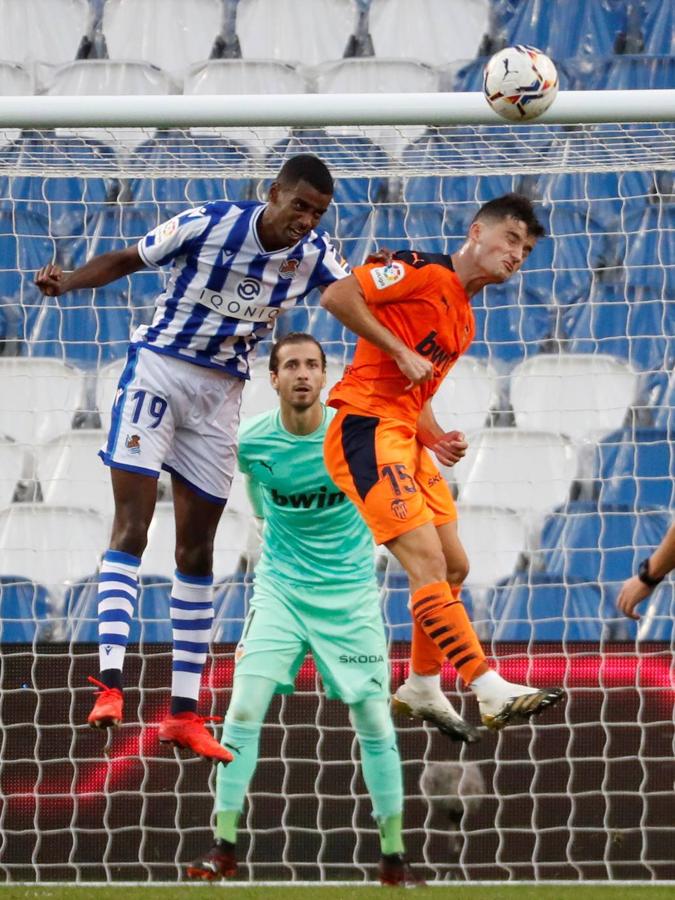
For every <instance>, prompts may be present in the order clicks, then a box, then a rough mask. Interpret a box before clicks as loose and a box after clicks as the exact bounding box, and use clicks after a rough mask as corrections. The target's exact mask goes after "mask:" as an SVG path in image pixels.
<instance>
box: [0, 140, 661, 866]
mask: <svg viewBox="0 0 675 900" xmlns="http://www.w3.org/2000/svg"><path fill="white" fill-rule="evenodd" d="M306 151H309V152H314V153H316V154H317V155H319V156H320V157H321V158H322V159H324V160H325V162H326V163H327V164H328V165H329V167H330V168H331V170H332V172H333V174H334V176H335V177H336V179H337V188H336V194H335V202H334V204H333V205H332V207H331V210H330V211H329V212H328V214H327V215H326V216H325V219H324V221H323V223H322V225H323V226H324V227H325V228H326V230H328V231H329V232H330V233H331V234H332V235H334V236H335V237H336V239H337V241H338V242H339V244H340V247H341V250H342V252H343V254H344V255H345V256H346V258H347V259H348V261H349V262H350V263H351V264H352V265H355V264H359V263H361V262H362V261H363V260H364V258H365V257H366V255H367V254H368V253H370V252H371V251H373V250H375V249H376V248H379V247H382V246H386V247H389V248H391V249H394V250H396V249H404V248H414V249H418V250H423V251H427V252H436V253H448V252H452V251H453V250H454V249H456V248H457V247H458V246H459V244H460V242H461V240H462V237H463V235H464V234H465V232H466V229H467V227H468V224H469V222H470V221H471V218H472V216H473V215H474V213H475V212H476V210H477V208H478V206H479V205H480V204H481V203H483V202H485V201H486V200H489V199H491V198H492V197H495V196H499V195H501V194H504V193H506V192H509V191H518V192H521V193H524V194H526V195H528V196H529V197H531V198H532V199H533V200H534V202H535V205H536V209H537V213H538V215H539V217H540V219H541V221H542V224H544V226H545V228H546V232H547V237H546V238H544V239H542V240H541V241H540V242H539V244H538V246H537V247H536V249H535V251H534V252H533V253H532V255H531V258H530V259H529V260H528V261H527V264H526V266H525V268H524V271H523V272H522V274H520V275H518V276H517V277H516V278H514V279H513V280H512V281H510V282H509V283H508V284H506V285H504V286H499V287H497V286H492V287H489V288H488V289H486V290H485V291H483V292H482V293H481V294H479V295H477V296H476V297H475V298H474V301H473V303H474V309H475V314H476V325H477V327H476V339H475V342H474V344H473V345H472V347H471V348H470V350H469V352H468V354H467V356H466V357H465V358H463V359H461V360H460V361H459V363H458V364H457V366H456V368H455V369H454V370H453V371H452V372H451V373H450V376H449V377H448V379H447V383H446V385H445V386H444V388H443V390H442V391H441V392H439V396H438V398H437V400H436V413H437V416H438V418H439V420H440V421H441V422H442V423H444V424H445V423H447V427H448V428H459V429H461V430H463V431H465V432H466V433H467V434H468V436H469V441H470V448H471V449H470V452H469V454H468V456H467V458H466V459H465V460H464V461H462V463H461V464H460V465H458V466H457V467H456V469H455V470H454V471H452V472H447V473H446V474H447V477H448V478H449V479H450V480H451V483H452V485H453V490H455V492H456V494H457V498H458V508H459V517H460V518H459V528H460V536H461V537H462V540H463V542H464V544H465V547H466V549H467V552H468V555H469V558H470V560H471V574H470V576H469V578H468V580H467V584H466V587H465V592H464V597H465V601H466V604H467V607H468V609H469V611H470V614H471V616H472V619H473V621H474V623H475V624H476V627H477V629H478V632H479V635H480V637H481V639H482V640H484V642H485V645H486V648H487V650H488V652H489V654H490V655H491V656H493V657H494V658H495V659H496V660H497V665H498V667H499V670H500V671H501V672H502V674H504V675H505V676H506V677H507V678H510V679H511V680H515V681H523V682H527V683H531V684H533V685H541V686H544V685H562V686H564V687H565V689H566V691H567V695H568V699H567V702H566V704H564V705H562V706H560V707H559V708H556V710H554V711H552V712H551V713H550V714H547V715H545V716H544V717H542V719H541V720H540V721H537V722H536V723H534V724H533V725H521V726H518V727H510V728H508V729H506V730H505V731H504V732H503V733H500V734H499V735H496V736H495V735H493V734H485V735H484V736H483V738H482V740H481V742H480V743H478V744H476V745H473V746H470V747H468V746H467V747H460V746H458V745H456V744H452V743H450V742H448V741H447V740H446V739H444V738H442V737H441V736H440V735H438V734H436V733H435V732H433V731H431V730H427V729H425V728H422V727H417V726H414V725H412V724H410V723H397V724H398V725H399V726H400V727H399V741H400V747H401V753H402V757H403V761H404V780H405V793H406V806H405V829H406V832H405V835H406V842H407V847H408V852H409V855H410V858H411V860H412V861H413V862H416V863H420V867H421V869H423V870H424V871H425V872H426V875H427V877H428V878H429V879H431V880H434V879H436V880H447V881H453V880H459V881H464V880H483V879H498V880H499V879H536V880H546V879H556V880H561V879H562V880H565V879H571V880H583V879H601V880H604V879H606V880H614V879H628V880H630V879H641V880H662V879H672V878H674V877H675V860H674V858H673V846H674V845H675V830H674V828H673V824H674V819H673V814H672V789H673V770H672V759H673V749H674V746H673V700H674V695H673V684H672V670H671V666H672V654H673V644H674V638H673V622H674V620H675V597H674V592H673V582H672V581H670V580H669V581H666V582H664V584H662V585H661V586H660V587H659V588H658V589H657V590H656V591H655V592H654V593H653V595H652V597H651V598H650V600H649V602H648V603H647V604H645V610H644V615H643V617H642V619H641V621H640V623H638V624H635V623H633V622H630V621H629V620H628V619H625V618H623V617H622V616H621V615H619V614H618V612H617V611H616V606H615V601H616V596H617V593H618V589H619V587H620V585H621V583H622V581H623V580H624V579H625V578H626V577H628V576H629V575H631V574H632V573H633V572H634V571H635V568H636V566H637V564H638V562H639V561H640V560H641V559H642V558H644V557H645V556H647V555H648V554H649V553H650V552H651V550H652V549H653V548H654V547H655V546H656V545H657V544H658V542H659V541H660V539H661V537H662V535H663V534H664V533H665V530H666V529H667V527H668V524H669V522H670V520H671V517H672V512H673V506H674V505H675V494H674V491H675V489H674V487H673V484H674V480H673V479H674V474H675V473H674V465H675V464H674V460H675V413H674V412H673V405H674V404H675V381H674V379H673V375H672V371H673V360H674V358H675V312H674V311H673V298H674V297H675V187H674V185H673V171H674V170H675V126H674V125H673V123H672V122H651V123H650V122H643V123H640V124H630V123H628V124H619V123H607V124H596V125H592V124H591V125H554V124H534V125H530V126H519V127H509V126H506V125H503V126H502V125H494V126H493V125H458V126H448V127H439V126H432V127H424V126H420V125H402V126H400V127H391V126H378V125H371V126H358V127H357V126H350V127H347V126H344V127H339V126H338V127H336V128H335V129H322V128H318V127H304V128H294V129H291V128H290V127H283V126H280V125H274V126H271V127H263V126H260V127H250V128H242V127H236V128H231V129H228V128H225V127H218V128H199V129H188V128H182V129H178V128H172V129H164V130H162V129H160V130H156V129H150V128H145V129H143V128H133V129H132V128H120V129H110V128H105V129H104V128H98V129H96V128H91V129H88V130H87V131H86V132H82V131H80V132H77V133H75V132H73V131H72V130H71V131H66V130H65V129H62V128H55V129H50V130H40V129H36V130H23V131H17V130H15V131H11V130H9V129H6V130H5V131H3V132H1V133H0V602H1V607H0V629H1V631H0V634H1V640H2V644H1V656H0V662H1V684H0V687H1V694H0V721H1V722H2V726H1V729H0V735H1V739H2V754H1V760H2V761H1V763H0V800H1V802H0V833H1V835H2V840H1V843H0V871H1V872H2V873H3V877H4V879H5V880H7V881H33V880H41V881H50V880H64V881H75V880H77V881H88V880H95V881H102V880H108V881H116V880H123V881H128V880H142V881H143V880H147V881H175V880H178V879H180V878H181V877H182V871H183V864H184V863H185V862H187V861H189V860H191V859H192V858H194V857H195V856H196V855H197V854H198V853H199V852H201V851H202V850H204V849H205V848H206V847H208V846H209V844H210V840H211V834H212V830H211V829H212V820H211V809H212V791H213V787H214V775H213V770H212V768H211V767H210V766H209V765H207V764H206V763H203V762H200V761H192V760H188V759H177V758H174V756H173V755H170V754H168V753H167V752H166V751H165V750H163V749H161V748H160V745H159V743H158V741H157V724H158V722H159V720H160V719H161V717H162V715H163V714H164V711H165V709H166V706H167V703H168V692H169V684H170V671H171V665H170V650H171V647H170V624H169V621H168V592H169V582H170V579H171V574H172V572H173V568H174V564H173V558H172V543H173V536H172V528H173V523H172V512H171V503H170V500H171V497H170V485H169V484H168V483H166V484H165V483H164V482H162V498H161V500H160V503H159V504H158V509H157V514H156V517H155V521H154V523H153V526H152V528H151V533H150V540H149V546H148V550H147V553H146V555H145V557H144V560H143V565H142V568H141V576H142V590H141V598H140V601H139V620H138V622H137V623H136V624H135V625H134V628H133V630H132V635H131V641H132V643H131V645H130V648H129V653H128V655H127V669H126V678H125V680H126V683H127V684H128V685H129V688H128V692H127V693H128V699H127V711H128V714H127V721H125V723H124V725H123V726H122V727H121V728H120V729H119V730H118V731H117V733H116V734H115V736H114V737H113V739H112V743H111V746H110V748H109V753H108V755H105V754H104V748H103V745H102V737H101V735H100V734H98V733H95V732H93V731H92V730H91V729H89V728H87V727H86V725H85V724H84V723H85V721H86V715H87V712H88V709H89V704H90V702H91V690H90V688H89V687H88V686H87V683H86V676H87V675H88V674H95V672H96V669H97V661H98V657H97V647H96V622H95V617H96V603H95V578H96V569H97V565H98V562H99V559H100V554H101V552H102V551H103V550H104V549H105V547H106V546H107V541H108V536H109V529H110V524H111V514H112V497H111V494H110V489H109V487H108V475H107V470H106V469H105V467H104V466H102V465H101V464H100V462H99V460H98V459H97V457H96V450H97V449H98V447H99V446H100V444H101V443H102V441H103V437H104V434H105V428H106V426H107V423H108V421H109V409H110V404H111V400H112V396H113V394H114V390H115V385H116V378H117V376H118V375H119V372H120V366H121V360H122V359H123V356H124V353H125V349H126V342H127V340H128V337H129V333H130V330H131V329H133V328H134V327H135V325H136V324H138V323H139V322H142V321H147V320H148V318H149V316H150V313H151V310H152V306H153V302H154V298H155V297H156V295H157V293H158V292H159V291H160V290H161V287H162V284H163V281H162V275H161V274H158V273H157V272H155V271H150V270H146V271H141V272H139V273H137V274H135V275H133V276H131V277H129V278H124V279H122V280H120V281H119V282H116V283H114V284H111V285H109V286H107V287H105V288H101V289H98V290H96V291H80V292H76V293H73V294H68V295H65V296H64V297H61V298H47V297H42V296H41V295H40V293H39V292H38V291H37V290H36V288H35V287H34V284H33V278H34V274H35V271H36V270H37V269H38V268H39V267H40V266H42V265H44V264H45V263H47V262H51V261H56V262H58V263H60V264H61V265H62V266H63V267H64V268H67V269H69V268H72V267H75V266H78V265H81V264H82V263H83V262H84V261H85V260H86V259H88V258H89V257H90V256H92V255H94V254H98V253H102V252H104V251H106V250H112V249H117V248H120V247H123V246H127V245H129V244H130V243H131V242H133V241H137V240H138V239H139V238H140V237H141V236H142V235H144V234H145V233H146V232H147V231H149V230H150V229H152V228H154V227H155V226H156V225H157V224H158V223H160V222H161V221H163V220H165V219H167V218H169V217H170V216H172V215H174V214H175V213H176V212H179V211H181V210H184V209H186V208H188V207H190V206H197V205H200V204H202V203H203V202H205V201H207V200H215V199H223V198H224V199H230V200H247V199H256V198H260V199H262V198H264V197H265V191H266V188H267V186H268V185H269V183H270V181H271V179H272V178H273V177H274V175H275V174H276V173H277V171H278V169H279V168H280V165H281V163H282V162H283V161H284V159H285V158H286V157H287V156H289V155H292V154H294V153H296V152H306ZM277 327H278V329H279V332H278V333H282V332H285V331H288V330H308V331H311V332H312V333H313V334H315V335H316V337H317V338H319V339H320V340H321V341H322V342H323V344H324V346H325V349H326V352H327V353H328V356H329V374H330V378H331V379H332V380H335V378H336V377H337V375H338V373H339V371H340V369H341V367H342V365H344V363H345V362H347V361H348V360H349V358H350V354H351V352H352V349H353V336H352V335H350V334H349V333H347V332H346V331H345V329H344V328H343V327H342V326H341V325H339V323H337V322H336V321H335V320H333V319H331V317H330V316H329V314H328V313H326V312H325V311H324V310H321V309H320V308H319V305H318V297H316V296H314V297H311V298H310V299H309V301H308V302H307V303H306V304H303V305H301V306H300V307H298V308H297V309H296V310H294V311H291V312H288V313H287V314H285V316H284V317H283V318H282V319H281V320H280V322H279V323H278V326H277ZM246 392H247V399H246V400H245V401H244V406H243V414H244V415H250V414H252V413H254V412H257V411H259V410H260V409H262V408H264V407H265V405H266V404H269V403H271V402H273V401H272V399H271V395H270V394H269V393H268V392H267V391H266V376H265V348H263V352H262V357H261V362H260V363H256V367H255V372H254V379H253V383H252V384H250V385H248V386H247V389H246ZM247 515H248V512H247V508H246V504H245V502H244V501H243V500H242V499H241V492H240V490H239V487H238V486H237V489H236V490H235V492H234V496H233V501H232V503H231V506H230V507H229V508H228V510H227V512H226V513H225V516H224V520H223V523H222V526H221V529H220V532H219V535H218V538H217V547H216V571H215V576H216V581H217V584H218V588H217V613H216V625H215V631H214V642H213V648H212V651H213V652H212V662H211V664H210V666H209V668H208V670H207V672H206V674H205V677H204V686H203V694H202V701H201V711H202V712H204V713H212V714H220V715H222V714H224V712H225V710H226V708H227V702H228V696H229V687H230V684H231V679H232V668H233V649H234V645H235V643H236V641H237V639H238V637H239V634H240V632H241V625H242V620H243V616H244V611H245V608H246V602H247V597H248V596H249V593H250V590H251V583H250V572H249V573H248V574H247V573H246V558H245V557H246V547H245V544H244V542H243V540H242V535H244V534H245V530H246V529H245V525H246V518H247ZM379 568H380V578H381V586H382V606H383V613H384V616H385V619H386V622H387V628H388V634H389V637H390V639H391V658H392V677H393V684H394V686H396V685H398V684H399V683H400V682H401V681H402V680H403V679H404V677H405V674H406V660H407V656H408V652H409V646H408V641H409V638H410V625H409V613H408V611H407V608H406V604H407V600H408V595H407V587H406V583H405V580H404V578H402V576H401V573H400V572H399V571H398V570H397V569H396V568H395V567H394V566H392V565H391V562H390V560H388V559H387V558H386V557H382V558H381V559H380V567H379ZM444 685H445V688H446V689H447V691H448V692H449V693H450V695H451V698H452V700H453V701H456V702H457V704H458V705H459V707H460V708H462V709H463V711H464V714H465V715H466V716H467V717H468V718H469V719H470V720H472V721H474V722H475V721H476V718H477V711H476V708H475V703H473V702H471V700H470V699H469V700H467V695H466V693H465V691H464V689H463V688H460V686H459V685H458V684H457V683H456V682H455V678H454V673H453V672H452V671H451V670H450V669H447V671H445V672H444ZM465 701H466V702H465ZM242 824H243V825H245V827H243V828H242V832H241V840H240V858H241V860H242V867H241V869H242V872H243V877H244V878H245V879H251V880H314V881H319V880H321V881H336V880H365V879H372V878H373V877H374V873H375V864H376V862H377V859H378V856H379V850H378V841H377V831H376V829H375V827H374V823H373V821H372V819H371V817H370V805H369V801H368V797H367V795H366V792H365V787H364V784H363V780H362V778H361V775H360V772H359V768H358V750H357V748H356V745H355V742H354V739H353V736H352V733H351V731H350V729H349V725H348V720H347V716H346V713H345V710H344V708H342V707H341V706H340V705H339V704H338V703H336V702H334V701H327V700H326V699H325V697H324V696H323V694H322V692H321V690H320V688H319V685H318V681H317V676H316V673H315V670H314V667H313V664H312V662H311V660H309V661H308V662H307V663H306V664H305V666H304V667H303V669H302V671H301V673H300V676H299V679H298V689H297V692H296V694H295V695H294V696H292V697H287V698H284V699H283V700H277V701H275V704H274V706H273V708H272V709H271V711H270V714H269V716H268V720H267V725H266V726H265V729H264V731H263V738H262V744H261V759H260V764H259V767H258V770H257V773H256V776H255V779H254V782H253V784H252V790H251V793H250V796H249V800H248V805H247V810H246V814H245V816H244V818H243V822H242Z"/></svg>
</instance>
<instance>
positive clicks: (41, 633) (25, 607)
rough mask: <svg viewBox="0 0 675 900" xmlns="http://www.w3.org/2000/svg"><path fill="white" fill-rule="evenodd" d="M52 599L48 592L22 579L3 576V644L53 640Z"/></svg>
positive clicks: (0, 592)
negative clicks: (51, 638) (51, 637)
mask: <svg viewBox="0 0 675 900" xmlns="http://www.w3.org/2000/svg"><path fill="white" fill-rule="evenodd" d="M50 614H51V610H50V599H49V594H48V592H47V589H46V588H45V587H44V586H43V585H41V584H37V583H36V582H34V581H31V580H30V579H28V578H25V577H24V576H21V575H0V643H4V644H19V643H25V642H26V643H30V642H32V641H33V640H38V641H43V640H49V639H50V636H51V630H52V626H53V622H52V621H50Z"/></svg>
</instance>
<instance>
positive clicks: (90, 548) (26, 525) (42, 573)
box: [0, 503, 109, 593]
mask: <svg viewBox="0 0 675 900" xmlns="http://www.w3.org/2000/svg"><path fill="white" fill-rule="evenodd" d="M108 539H109V532H108V526H107V524H106V523H105V522H104V519H103V517H102V516H101V515H100V514H99V513H97V512H94V511H93V510H85V509H77V508H75V507H69V506H50V505H48V504H45V503H14V504H12V506H10V507H8V508H7V509H5V510H2V511H0V574H8V575H9V574H11V575H25V576H27V577H28V578H31V579H32V580H33V581H38V582H40V583H41V584H44V585H45V586H46V587H48V588H50V589H52V591H54V592H56V593H60V592H61V591H62V590H63V589H64V587H65V586H66V584H67V583H70V582H78V581H80V580H82V579H84V578H86V577H87V576H89V575H92V574H93V573H94V572H96V570H97V568H98V565H99V561H100V557H101V555H102V553H103V551H104V550H105V548H106V546H107V542H108Z"/></svg>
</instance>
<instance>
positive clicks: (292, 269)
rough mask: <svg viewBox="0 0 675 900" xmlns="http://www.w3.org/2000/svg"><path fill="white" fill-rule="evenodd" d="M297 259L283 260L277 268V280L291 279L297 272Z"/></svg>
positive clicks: (298, 263) (298, 262) (298, 261)
mask: <svg viewBox="0 0 675 900" xmlns="http://www.w3.org/2000/svg"><path fill="white" fill-rule="evenodd" d="M299 265H300V260H299V259H285V260H284V261H283V262H282V264H281V265H280V266H279V278H287V279H289V280H290V279H291V278H293V276H294V275H295V273H296V272H297V271H298V266H299Z"/></svg>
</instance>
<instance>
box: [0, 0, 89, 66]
mask: <svg viewBox="0 0 675 900" xmlns="http://www.w3.org/2000/svg"><path fill="white" fill-rule="evenodd" d="M0 21H1V22H2V29H0V59H3V60H12V61H15V62H19V63H33V62H43V63H49V64H51V65H60V64H61V63H64V62H68V61H69V60H72V59H75V57H76V55H77V52H78V49H79V48H80V46H81V44H82V42H83V39H84V38H86V36H87V34H88V33H89V31H90V27H91V23H92V19H91V7H90V6H89V3H88V0H21V2H20V3H17V2H15V0H1V2H0Z"/></svg>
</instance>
